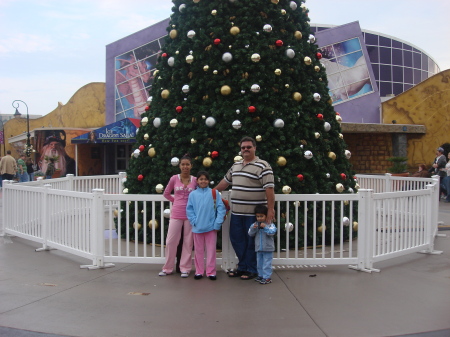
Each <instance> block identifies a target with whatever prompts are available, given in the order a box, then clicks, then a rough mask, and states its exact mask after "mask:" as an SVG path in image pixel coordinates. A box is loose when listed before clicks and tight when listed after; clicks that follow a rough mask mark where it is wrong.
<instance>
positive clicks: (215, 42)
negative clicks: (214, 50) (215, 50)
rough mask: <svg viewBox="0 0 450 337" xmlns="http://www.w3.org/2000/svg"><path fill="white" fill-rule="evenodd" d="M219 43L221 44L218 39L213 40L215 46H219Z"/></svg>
mask: <svg viewBox="0 0 450 337" xmlns="http://www.w3.org/2000/svg"><path fill="white" fill-rule="evenodd" d="M220 42H222V41H220V39H214V44H215V45H216V46H217V45H218V44H220Z"/></svg>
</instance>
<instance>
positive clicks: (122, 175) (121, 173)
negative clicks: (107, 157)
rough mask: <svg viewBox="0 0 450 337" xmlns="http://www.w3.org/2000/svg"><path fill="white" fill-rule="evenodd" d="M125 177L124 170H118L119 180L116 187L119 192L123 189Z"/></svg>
mask: <svg viewBox="0 0 450 337" xmlns="http://www.w3.org/2000/svg"><path fill="white" fill-rule="evenodd" d="M126 177H127V173H126V172H119V182H118V184H117V188H118V190H119V192H118V193H119V194H122V191H123V180H124V179H125V178H126Z"/></svg>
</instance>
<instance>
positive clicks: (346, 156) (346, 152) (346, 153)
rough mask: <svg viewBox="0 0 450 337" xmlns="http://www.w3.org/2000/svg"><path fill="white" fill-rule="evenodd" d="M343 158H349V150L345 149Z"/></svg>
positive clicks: (350, 154)
mask: <svg viewBox="0 0 450 337" xmlns="http://www.w3.org/2000/svg"><path fill="white" fill-rule="evenodd" d="M344 153H345V158H347V159H350V157H351V156H352V153H351V152H350V151H349V150H345V152H344Z"/></svg>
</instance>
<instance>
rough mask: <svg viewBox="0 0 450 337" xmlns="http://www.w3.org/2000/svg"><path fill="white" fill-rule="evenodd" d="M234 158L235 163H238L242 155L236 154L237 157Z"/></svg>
mask: <svg viewBox="0 0 450 337" xmlns="http://www.w3.org/2000/svg"><path fill="white" fill-rule="evenodd" d="M233 160H234V162H235V163H237V162H238V161H241V160H242V157H241V156H236V157H234V159H233Z"/></svg>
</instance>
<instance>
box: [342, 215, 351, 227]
mask: <svg viewBox="0 0 450 337" xmlns="http://www.w3.org/2000/svg"><path fill="white" fill-rule="evenodd" d="M342 224H343V225H344V226H345V227H348V226H350V219H349V218H347V217H346V216H344V217H343V218H342Z"/></svg>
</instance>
